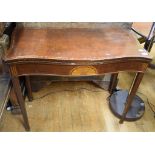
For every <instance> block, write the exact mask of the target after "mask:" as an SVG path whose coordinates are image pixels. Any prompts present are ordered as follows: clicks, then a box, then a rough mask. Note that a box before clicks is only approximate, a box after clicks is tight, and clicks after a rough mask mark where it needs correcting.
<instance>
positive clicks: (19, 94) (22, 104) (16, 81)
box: [12, 77, 30, 131]
mask: <svg viewBox="0 0 155 155" xmlns="http://www.w3.org/2000/svg"><path fill="white" fill-rule="evenodd" d="M12 84H13V89H14V91H15V94H16V97H17V100H18V103H19V105H20V108H21V112H22V115H23V119H24V125H25V129H26V130H27V131H30V126H29V121H28V116H27V111H26V107H25V102H24V98H23V94H22V91H21V87H20V82H19V78H18V77H13V78H12Z"/></svg>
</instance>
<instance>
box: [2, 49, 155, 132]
mask: <svg viewBox="0 0 155 155" xmlns="http://www.w3.org/2000/svg"><path fill="white" fill-rule="evenodd" d="M154 53H155V47H154V48H153V50H152V52H151V55H152V56H153V55H155V54H154ZM133 75H134V74H133V73H121V74H119V84H118V86H119V88H123V89H128V88H129V86H130V84H131V81H132V78H133ZM154 94H155V70H151V69H148V70H147V72H146V74H145V76H144V78H143V81H142V83H141V85H140V87H139V90H138V92H137V95H139V96H141V97H142V99H143V100H144V101H145V106H146V111H145V114H144V116H143V117H142V118H141V119H140V120H138V121H135V122H124V124H119V122H118V121H119V119H117V118H116V117H115V116H114V115H113V114H112V113H111V111H110V109H109V105H108V100H107V98H108V96H109V94H108V92H107V91H105V90H103V89H101V88H98V87H97V86H96V85H94V84H93V83H91V82H53V83H51V84H50V85H49V86H48V87H46V88H43V89H41V90H40V91H39V92H37V93H33V95H34V99H35V100H33V101H32V102H28V101H27V102H26V105H27V111H28V116H29V121H30V126H31V131H59V132H60V131H155V118H154V114H153V112H152V111H151V109H150V108H149V106H148V103H147V102H148V101H149V102H150V103H151V104H154V105H155V95H154ZM22 123H23V120H22V117H21V115H12V114H11V113H10V112H8V111H5V113H4V115H3V120H2V122H1V123H0V131H25V130H24V127H23V125H22Z"/></svg>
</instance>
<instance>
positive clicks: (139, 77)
mask: <svg viewBox="0 0 155 155" xmlns="http://www.w3.org/2000/svg"><path fill="white" fill-rule="evenodd" d="M143 75H144V73H137V74H136V76H135V78H134V80H133V83H132V85H131V88H130V90H129V95H128V97H127V99H126V105H125V108H124V111H123V114H122V118H121V119H120V123H123V121H124V119H125V117H126V114H127V112H128V111H129V108H130V107H131V104H132V101H133V98H134V97H135V95H136V92H137V90H138V87H139V85H140V83H141V80H142V78H143Z"/></svg>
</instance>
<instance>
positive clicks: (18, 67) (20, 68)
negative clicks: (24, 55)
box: [9, 61, 148, 76]
mask: <svg viewBox="0 0 155 155" xmlns="http://www.w3.org/2000/svg"><path fill="white" fill-rule="evenodd" d="M147 66H148V63H146V62H135V61H133V62H131V61H130V62H117V63H107V64H98V65H88V66H87V65H86V66H85V65H60V64H59V65H57V64H40V63H21V64H9V67H10V72H11V76H23V75H59V76H65V75H66V76H70V75H71V76H73V75H75V76H76V75H77V76H78V75H79V76H86V75H87V76H89V75H90V76H91V75H102V74H106V73H116V72H121V71H131V72H144V71H145V70H146V68H147Z"/></svg>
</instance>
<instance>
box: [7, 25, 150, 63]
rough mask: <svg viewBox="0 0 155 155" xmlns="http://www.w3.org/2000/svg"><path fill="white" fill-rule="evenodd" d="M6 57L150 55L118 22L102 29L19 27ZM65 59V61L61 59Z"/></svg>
mask: <svg viewBox="0 0 155 155" xmlns="http://www.w3.org/2000/svg"><path fill="white" fill-rule="evenodd" d="M14 34H15V35H14V38H13V41H12V46H11V48H10V50H9V51H8V52H7V54H6V57H5V61H7V62H10V61H14V62H17V61H27V62H28V61H33V62H34V61H37V60H39V61H46V60H47V61H48V60H51V61H56V62H57V61H58V62H59V61H70V62H71V61H72V62H75V61H85V62H86V61H93V62H94V61H103V60H104V61H105V60H113V59H115V60H116V59H120V58H121V59H123V58H128V59H132V58H134V59H135V58H140V59H148V58H149V57H148V55H147V53H146V52H145V51H144V50H142V49H138V47H137V46H136V45H137V40H136V38H134V37H133V35H132V33H131V32H129V30H125V29H122V28H121V27H117V26H105V28H103V29H86V28H85V29H82V28H80V29H79V28H77V29H76V28H72V29H35V28H24V29H22V28H21V29H17V30H16V31H15V32H14ZM61 63H62V62H61Z"/></svg>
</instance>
